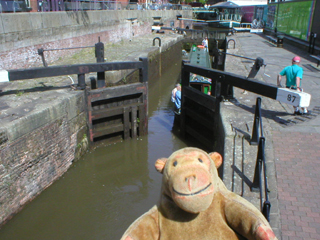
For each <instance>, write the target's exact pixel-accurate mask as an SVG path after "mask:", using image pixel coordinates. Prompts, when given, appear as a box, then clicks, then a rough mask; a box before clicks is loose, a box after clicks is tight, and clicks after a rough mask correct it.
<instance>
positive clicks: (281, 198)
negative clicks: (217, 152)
mask: <svg viewBox="0 0 320 240" xmlns="http://www.w3.org/2000/svg"><path fill="white" fill-rule="evenodd" d="M230 38H232V39H234V40H235V42H236V48H235V49H234V50H230V51H231V52H232V51H233V52H234V53H235V54H239V55H242V56H246V57H250V58H257V57H261V58H263V59H264V61H265V63H266V64H267V66H266V67H265V68H261V70H260V72H259V73H258V75H257V76H256V79H257V80H259V81H264V82H266V83H270V84H276V76H277V74H278V73H279V72H280V71H281V70H282V69H283V68H284V67H285V66H287V65H291V59H292V58H293V57H294V56H295V55H299V56H300V57H301V59H302V61H301V66H302V67H303V69H304V76H303V80H302V87H303V89H304V91H305V92H308V93H310V94H311V95H312V99H311V104H310V107H309V110H311V111H312V115H311V116H310V117H304V116H302V117H300V116H293V115H292V113H293V108H292V106H289V105H286V104H282V103H280V102H278V101H275V100H272V99H268V98H265V97H263V98H262V114H263V123H264V127H265V130H264V131H265V137H266V141H267V143H268V144H267V146H268V147H267V150H266V156H267V158H268V159H271V160H273V161H274V167H275V169H274V170H275V178H276V179H275V180H276V181H272V179H269V182H270V189H273V188H276V190H277V191H276V193H277V197H276V199H277V201H276V202H275V203H274V204H273V205H272V208H278V211H275V210H273V211H274V212H275V213H276V215H277V216H274V218H272V219H271V220H274V222H273V223H272V225H273V226H277V227H278V228H279V229H277V230H278V231H276V232H277V236H278V237H279V238H281V239H283V240H287V239H290V240H291V239H292V240H293V239H295V240H296V239H320V116H318V115H319V114H320V107H319V106H320V99H319V98H320V94H319V92H320V91H319V90H320V89H319V88H320V85H319V84H320V71H319V70H317V69H315V68H314V67H315V66H316V62H315V61H314V60H313V59H312V58H310V56H309V54H308V53H307V52H305V51H302V50H299V49H298V48H295V47H292V46H289V45H286V43H285V42H284V47H283V48H277V47H275V46H274V45H272V44H270V43H268V41H267V40H266V38H265V37H264V35H263V34H262V35H257V34H250V33H237V34H236V35H234V36H231V37H230ZM230 47H231V48H232V47H233V46H231V45H230ZM227 58H228V61H229V62H231V63H229V65H228V64H227V69H226V71H230V72H234V73H237V74H240V75H246V76H247V74H248V72H249V71H250V69H251V66H252V62H250V61H247V60H244V59H239V58H238V59H234V57H231V56H228V57H227ZM244 69H245V70H244ZM235 97H236V98H237V100H238V101H239V102H240V103H241V104H239V105H238V108H239V106H242V112H244V110H245V111H251V113H252V111H253V109H254V106H253V104H254V101H253V99H255V98H256V96H255V95H254V94H252V93H245V94H244V93H243V92H242V90H241V91H239V90H235ZM244 106H247V107H244ZM240 108H241V107H240ZM240 114H241V113H240ZM275 222H276V223H275Z"/></svg>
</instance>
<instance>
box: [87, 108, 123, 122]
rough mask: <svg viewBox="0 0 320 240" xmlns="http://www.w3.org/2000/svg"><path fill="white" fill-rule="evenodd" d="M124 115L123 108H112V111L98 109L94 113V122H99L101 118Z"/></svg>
mask: <svg viewBox="0 0 320 240" xmlns="http://www.w3.org/2000/svg"><path fill="white" fill-rule="evenodd" d="M122 113H123V108H112V109H106V108H104V109H98V110H94V111H93V112H92V120H98V119H101V118H107V117H111V116H115V115H120V114H122Z"/></svg>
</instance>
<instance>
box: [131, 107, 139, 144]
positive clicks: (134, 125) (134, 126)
mask: <svg viewBox="0 0 320 240" xmlns="http://www.w3.org/2000/svg"><path fill="white" fill-rule="evenodd" d="M137 110H138V108H137V106H132V107H131V132H132V136H131V137H132V138H136V137H137V127H138V125H137Z"/></svg>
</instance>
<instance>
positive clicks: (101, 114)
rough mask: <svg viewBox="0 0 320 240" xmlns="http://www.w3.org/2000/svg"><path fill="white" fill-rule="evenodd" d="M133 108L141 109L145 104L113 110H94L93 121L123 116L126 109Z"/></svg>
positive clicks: (124, 106)
mask: <svg viewBox="0 0 320 240" xmlns="http://www.w3.org/2000/svg"><path fill="white" fill-rule="evenodd" d="M132 106H138V107H140V106H143V103H138V104H129V105H123V106H117V107H113V108H103V109H98V110H94V111H93V112H92V120H98V119H101V118H107V117H112V116H115V115H120V114H123V109H124V108H128V107H132Z"/></svg>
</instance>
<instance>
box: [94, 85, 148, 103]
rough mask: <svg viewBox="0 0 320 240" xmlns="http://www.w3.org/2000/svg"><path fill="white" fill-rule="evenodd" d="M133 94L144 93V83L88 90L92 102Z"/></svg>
mask: <svg viewBox="0 0 320 240" xmlns="http://www.w3.org/2000/svg"><path fill="white" fill-rule="evenodd" d="M134 94H146V87H145V84H143V83H133V84H128V85H123V86H116V87H108V88H102V89H95V90H93V91H90V95H91V99H92V100H91V101H92V102H95V101H100V100H105V99H110V98H116V97H123V96H128V95H134Z"/></svg>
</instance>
